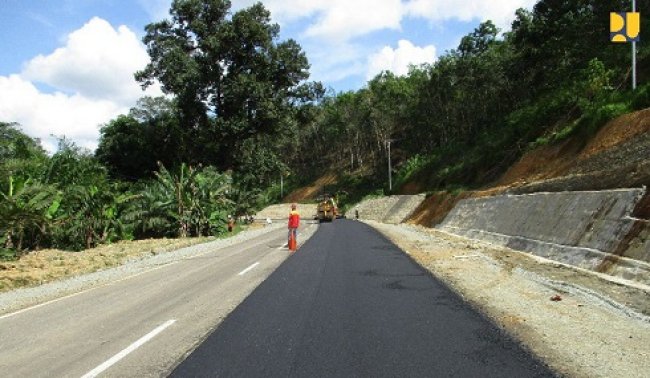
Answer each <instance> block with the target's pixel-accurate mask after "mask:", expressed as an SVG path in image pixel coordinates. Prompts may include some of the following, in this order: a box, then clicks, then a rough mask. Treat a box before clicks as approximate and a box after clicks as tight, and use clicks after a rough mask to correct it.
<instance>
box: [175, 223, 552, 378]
mask: <svg viewBox="0 0 650 378" xmlns="http://www.w3.org/2000/svg"><path fill="white" fill-rule="evenodd" d="M171 376H172V377H551V376H555V374H554V373H553V372H552V371H551V370H550V369H549V368H548V367H547V366H546V365H545V364H544V363H543V362H541V361H540V360H539V359H537V358H535V357H534V356H532V355H531V354H530V353H529V352H528V351H527V350H525V349H524V348H523V347H522V346H521V345H520V344H519V343H518V342H516V341H515V340H513V339H512V338H510V337H509V336H508V335H507V334H505V333H504V332H503V331H502V330H500V329H499V328H498V327H496V326H495V325H494V324H493V323H491V322H490V321H489V320H488V319H487V318H485V317H484V316H483V315H481V314H480V313H479V312H478V311H476V310H475V309H474V308H472V307H471V306H470V305H469V304H467V303H465V302H464V301H463V299H462V298H461V297H460V296H458V295H457V294H456V293H454V292H453V291H451V290H450V289H449V288H448V287H447V286H445V285H444V284H443V283H442V282H440V281H439V280H437V279H436V278H435V277H433V276H431V274H430V273H429V272H428V271H426V270H424V269H423V268H421V267H420V266H419V265H417V264H416V263H415V262H413V260H411V259H410V258H409V257H408V255H406V254H405V253H404V252H403V251H401V250H400V249H399V248H398V247H396V246H395V245H394V244H393V243H392V242H390V241H389V240H387V239H386V238H385V237H383V236H382V235H381V234H379V233H378V232H377V231H375V230H374V229H372V228H371V227H369V226H367V225H365V224H363V223H361V222H356V221H352V220H336V221H334V222H332V223H324V224H322V225H321V226H320V228H319V230H318V232H317V233H316V234H315V235H314V236H312V237H311V239H309V240H308V241H307V242H306V243H305V245H303V246H301V247H300V248H299V250H298V251H297V252H296V253H295V254H293V255H292V256H291V257H289V258H288V259H287V260H286V261H285V262H284V263H283V264H282V265H281V266H280V267H279V268H278V269H277V270H276V271H275V272H274V273H273V274H272V275H271V276H269V277H268V278H267V279H266V281H264V282H263V283H262V284H261V285H260V286H259V287H258V288H257V289H256V290H255V291H253V293H251V295H250V296H249V297H248V298H247V299H246V300H245V301H244V302H243V303H241V304H240V305H239V306H238V307H237V308H236V309H235V310H234V311H233V312H232V313H231V314H230V315H229V316H228V317H227V318H226V319H225V320H224V321H223V322H222V323H221V325H220V326H219V328H217V329H216V330H215V331H214V332H213V333H212V334H210V335H209V336H208V337H207V338H206V339H205V340H204V342H203V343H202V344H201V345H199V346H198V347H197V348H196V349H195V350H194V351H193V352H192V353H191V354H190V355H189V356H188V357H187V358H186V359H185V360H184V361H182V362H181V363H180V364H179V365H178V366H177V367H176V368H175V370H174V371H172V372H171Z"/></svg>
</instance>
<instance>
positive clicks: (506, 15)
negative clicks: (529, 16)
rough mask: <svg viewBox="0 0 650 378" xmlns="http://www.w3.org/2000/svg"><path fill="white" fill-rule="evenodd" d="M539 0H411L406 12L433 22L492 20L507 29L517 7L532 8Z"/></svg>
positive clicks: (407, 4)
mask: <svg viewBox="0 0 650 378" xmlns="http://www.w3.org/2000/svg"><path fill="white" fill-rule="evenodd" d="M538 1H539V0H499V1H494V0H493V1H485V0H411V1H408V2H406V4H405V6H406V14H408V15H409V16H412V17H422V18H425V19H428V20H430V21H433V22H438V21H446V20H452V19H456V20H460V21H472V20H481V21H486V20H492V21H493V22H494V23H495V24H496V25H497V26H498V27H500V28H501V29H509V28H510V23H511V22H512V20H513V19H514V14H515V10H517V9H518V8H527V9H530V8H532V6H533V5H535V3H537V2H538Z"/></svg>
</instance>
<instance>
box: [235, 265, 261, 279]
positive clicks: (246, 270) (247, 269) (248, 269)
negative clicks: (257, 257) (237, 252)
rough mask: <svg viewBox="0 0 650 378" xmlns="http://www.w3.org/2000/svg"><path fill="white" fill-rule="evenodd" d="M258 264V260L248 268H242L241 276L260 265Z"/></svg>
mask: <svg viewBox="0 0 650 378" xmlns="http://www.w3.org/2000/svg"><path fill="white" fill-rule="evenodd" d="M258 265H260V263H259V261H258V262H256V263H255V264H253V265H251V266H249V267H248V268H246V269H244V270H242V271H241V272H239V275H240V276H243V275H244V274H246V273H248V272H249V271H250V270H251V269H253V268H255V267H256V266H258Z"/></svg>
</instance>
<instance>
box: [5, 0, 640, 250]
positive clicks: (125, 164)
mask: <svg viewBox="0 0 650 378" xmlns="http://www.w3.org/2000/svg"><path fill="white" fill-rule="evenodd" d="M637 3H638V4H637V7H638V9H641V10H644V9H650V7H649V5H650V4H648V3H649V1H648V0H641V1H638V2H637ZM628 8H629V2H628V1H620V0H540V1H539V2H538V3H537V4H536V5H535V6H534V7H533V9H532V10H530V11H528V10H524V9H519V10H516V11H515V19H514V21H513V23H512V25H511V29H510V30H499V29H498V28H496V27H495V25H494V24H493V23H492V22H491V21H485V22H482V23H480V24H479V25H477V26H476V28H475V29H474V31H473V32H471V33H469V34H468V35H466V36H464V37H463V38H462V39H461V40H460V43H459V45H458V47H457V48H456V49H454V50H451V51H446V52H444V54H441V55H440V56H439V57H438V58H437V60H436V62H435V63H432V64H428V65H422V66H413V67H411V69H410V72H409V73H408V74H407V75H405V76H396V75H394V74H392V73H391V72H383V73H381V74H379V75H377V76H376V77H374V78H373V79H372V80H370V81H369V82H368V83H367V84H366V85H365V86H364V87H363V88H361V89H359V90H356V91H349V92H342V93H335V92H334V91H332V90H331V89H327V88H324V86H323V85H322V84H321V83H319V82H313V81H309V61H308V58H307V56H306V55H305V53H304V52H303V51H302V48H301V46H300V45H299V44H298V43H297V42H296V41H294V40H291V39H289V40H281V38H280V28H279V26H278V25H277V24H275V23H273V22H272V21H271V14H270V13H269V11H268V10H266V9H265V8H264V6H263V5H262V4H260V3H258V4H256V5H253V6H252V7H249V8H246V9H242V10H240V11H237V12H232V11H231V4H230V2H229V1H226V0H204V1H200V0H182V1H174V2H173V4H172V8H171V9H170V15H171V16H170V18H169V19H167V20H162V21H160V22H155V23H152V24H149V25H147V26H146V28H145V32H146V35H145V37H144V39H143V42H144V43H145V45H146V47H147V51H148V53H149V56H150V59H151V60H150V63H149V64H148V65H147V66H146V67H145V68H144V69H143V70H142V71H139V72H135V73H134V78H135V80H137V81H138V82H139V83H140V84H141V85H142V86H143V87H147V86H149V85H152V84H154V83H160V85H161V86H162V89H163V92H164V93H165V94H166V96H165V97H160V98H150V97H143V98H142V99H141V100H140V101H139V102H138V104H137V105H136V106H135V107H133V108H132V109H131V110H130V111H129V113H128V114H123V115H120V116H119V117H117V118H115V119H113V120H111V121H109V122H107V123H106V124H104V125H102V128H101V138H100V141H99V147H98V148H97V150H96V151H94V152H91V151H87V150H84V149H82V148H79V147H78V146H76V145H75V144H74V143H72V142H70V141H69V140H66V139H65V138H62V139H60V141H59V148H58V150H57V152H56V153H54V154H53V155H48V154H47V153H46V152H45V151H44V150H43V149H42V147H41V146H40V144H39V141H38V140H35V139H33V138H30V137H29V136H27V135H26V134H24V133H23V132H22V131H21V129H20V125H18V124H16V123H14V122H13V121H12V120H0V258H2V259H15V258H19V257H20V256H21V255H23V254H25V253H28V252H29V251H32V250H37V249H41V248H59V249H64V250H70V251H80V250H84V249H87V248H92V247H94V246H97V245H99V244H104V243H112V242H115V241H118V240H133V239H143V238H161V237H188V236H199V235H219V234H221V233H224V232H225V225H226V222H227V217H228V215H232V216H239V215H244V214H250V213H254V212H255V210H256V209H259V208H260V207H263V206H265V205H266V204H269V203H272V202H277V201H279V200H280V199H281V193H280V178H281V177H282V181H283V183H284V188H283V189H284V193H285V194H286V192H287V190H289V189H291V188H297V187H299V186H301V185H305V184H308V183H310V182H311V181H313V180H314V179H316V178H318V177H319V176H321V175H323V174H324V173H327V172H333V173H335V174H336V175H337V177H338V182H337V184H335V185H333V186H332V187H331V188H328V190H330V191H331V192H333V193H336V194H337V196H338V198H339V200H340V201H341V202H342V205H343V207H345V206H348V205H350V204H352V203H354V201H357V200H359V199H361V198H362V197H363V196H366V195H382V194H391V193H397V192H399V191H400V188H402V187H403V186H404V185H406V184H408V183H413V182H416V183H417V184H418V187H419V188H420V189H421V191H423V192H430V191H434V190H463V189H470V188H477V187H481V186H483V185H486V184H489V183H490V182H492V181H494V180H496V179H497V178H498V177H499V175H500V174H502V173H503V172H504V171H505V170H506V169H507V168H508V166H509V165H510V164H512V163H513V162H515V161H516V160H517V159H518V158H519V157H521V155H522V154H523V153H525V152H526V151H527V150H529V149H531V148H533V147H535V146H540V145H544V144H550V143H556V142H558V141H561V140H563V139H565V138H568V137H576V136H577V137H580V138H584V139H586V138H587V137H588V136H589V135H592V134H593V133H595V132H596V131H597V130H598V129H599V128H600V127H601V126H603V125H604V124H605V123H606V122H607V121H608V120H610V119H612V118H614V117H616V116H618V115H621V114H624V113H628V112H631V111H633V110H636V109H643V108H646V107H648V106H650V93H649V91H650V86H649V85H648V84H647V79H648V77H649V75H650V70H649V66H648V62H649V60H648V59H649V55H650V54H649V51H650V50H649V49H648V48H647V46H646V45H645V44H644V42H643V41H641V42H640V43H639V44H638V47H639V49H638V53H637V60H638V82H639V87H638V88H637V89H636V90H634V91H633V90H632V88H631V85H630V82H631V80H630V76H631V70H630V60H631V56H630V55H631V49H630V45H629V44H627V43H612V42H610V41H609V13H610V12H611V11H614V10H625V9H628ZM513 11H514V10H513ZM641 16H642V20H641V25H642V28H643V25H646V24H647V21H648V17H647V14H646V13H643V12H642V14H641ZM389 146H390V149H391V150H390V151H391V160H392V171H391V175H392V187H390V188H389V184H388V175H389V173H388V169H387V160H388V148H389Z"/></svg>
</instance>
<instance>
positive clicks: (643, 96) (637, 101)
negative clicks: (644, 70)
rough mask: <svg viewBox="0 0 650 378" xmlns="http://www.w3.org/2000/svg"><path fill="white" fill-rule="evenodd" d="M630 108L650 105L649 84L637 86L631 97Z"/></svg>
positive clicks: (642, 107)
mask: <svg viewBox="0 0 650 378" xmlns="http://www.w3.org/2000/svg"><path fill="white" fill-rule="evenodd" d="M631 106H632V110H641V109H645V108H648V107H650V84H646V85H643V86H640V87H638V88H637V90H636V92H634V95H633V97H632V105H631Z"/></svg>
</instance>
